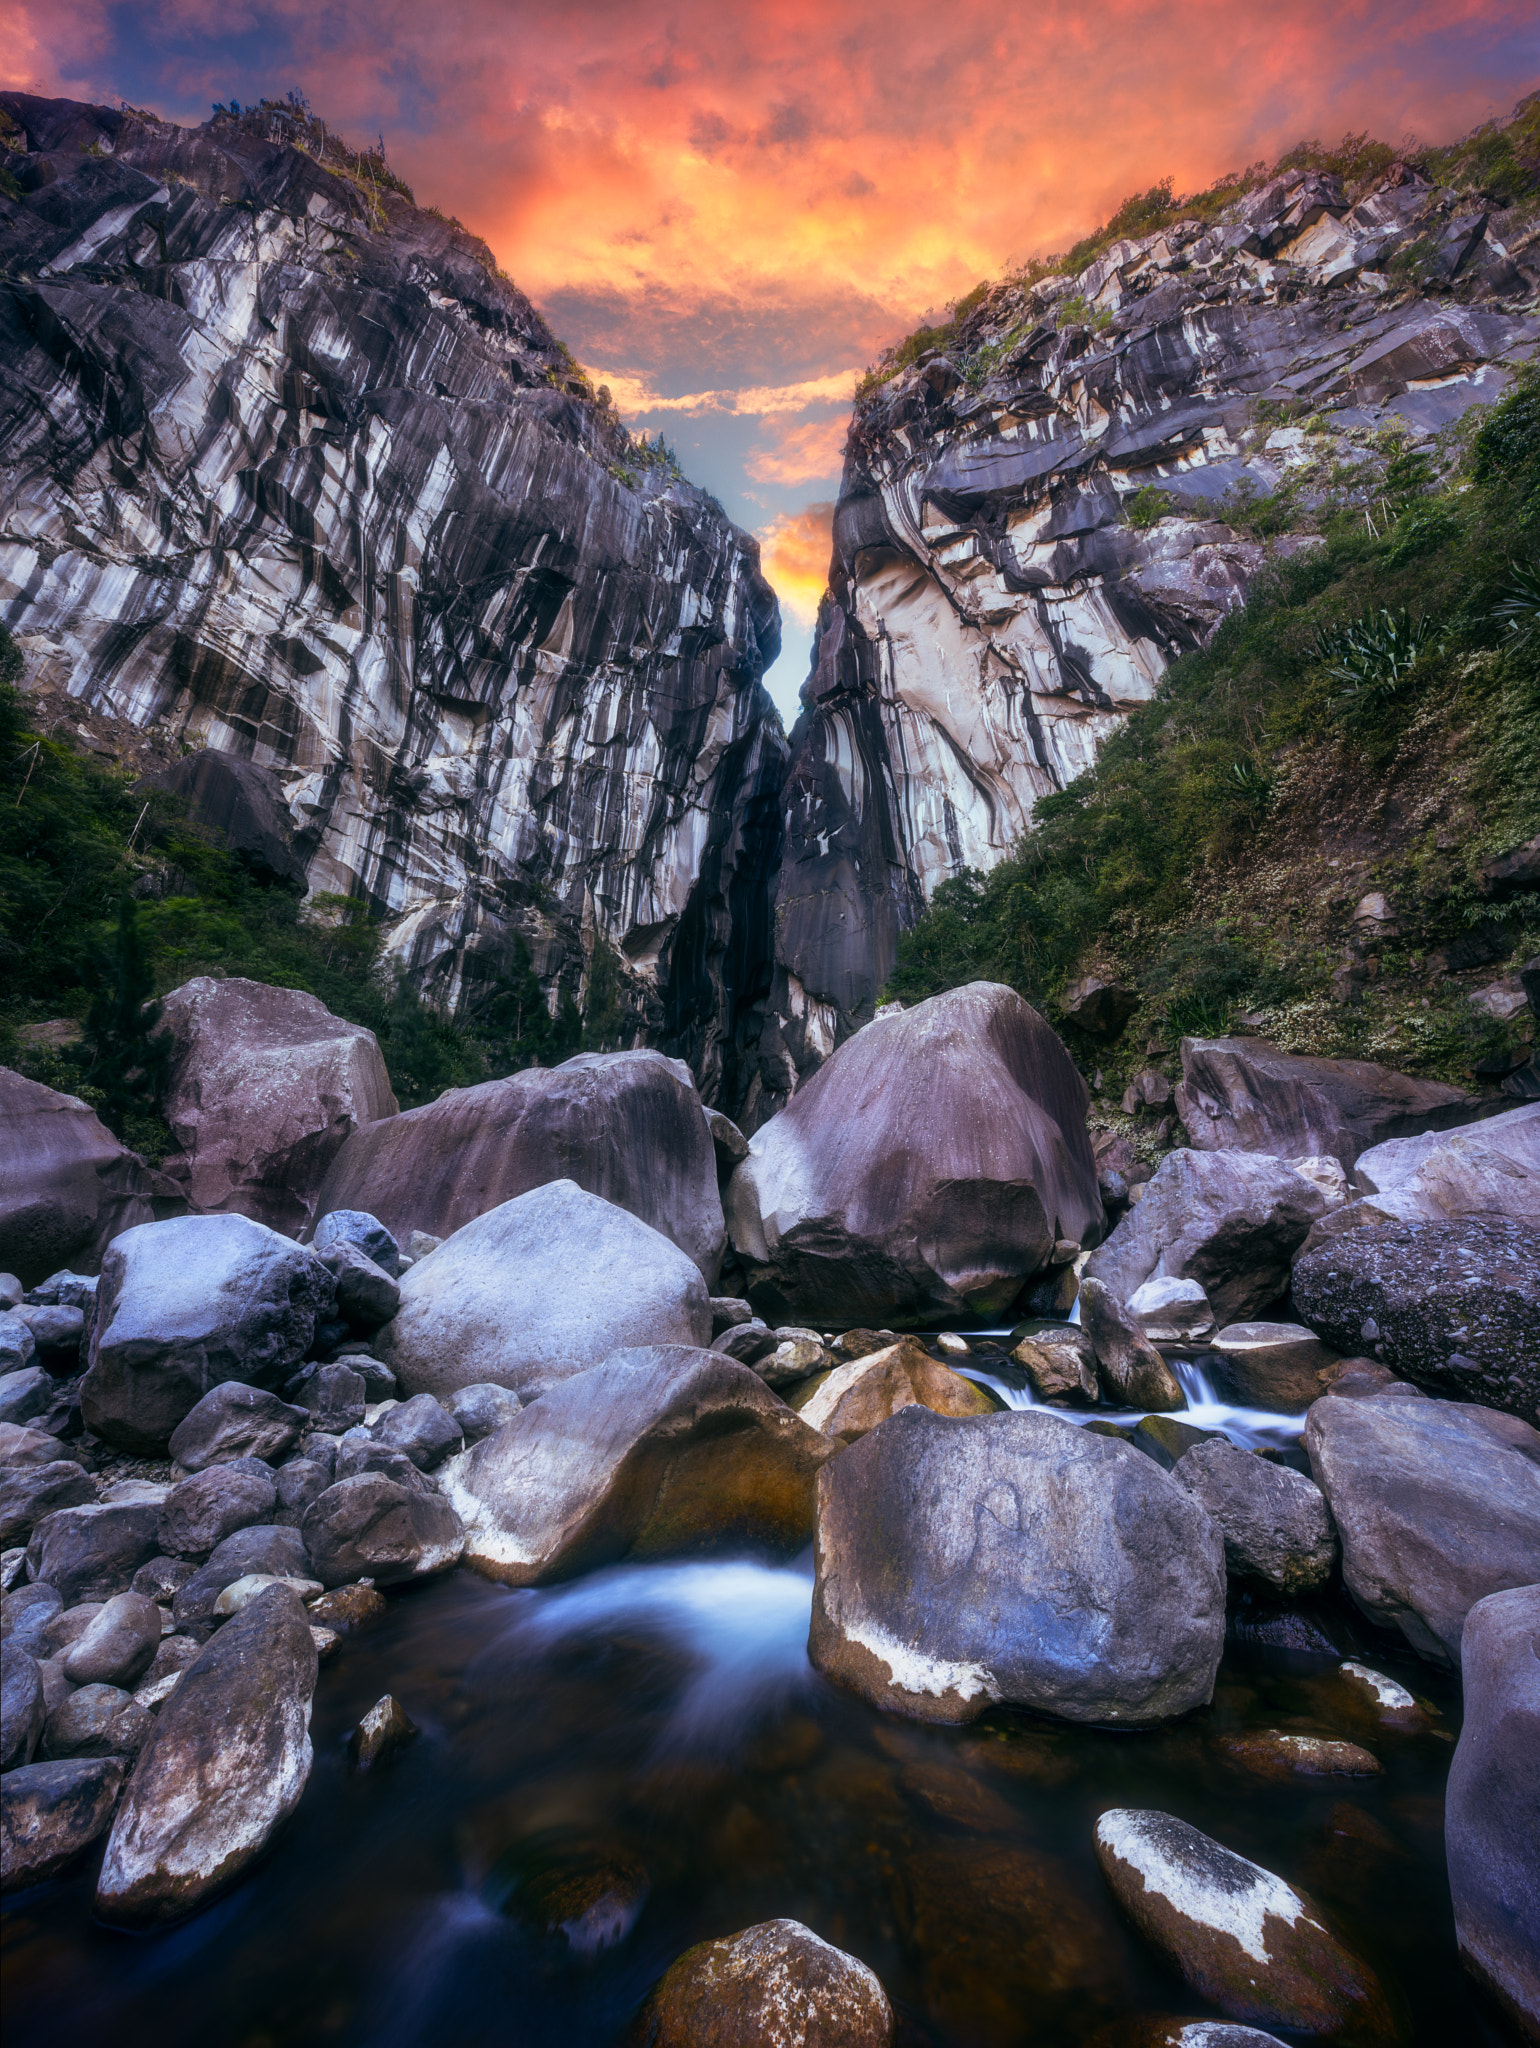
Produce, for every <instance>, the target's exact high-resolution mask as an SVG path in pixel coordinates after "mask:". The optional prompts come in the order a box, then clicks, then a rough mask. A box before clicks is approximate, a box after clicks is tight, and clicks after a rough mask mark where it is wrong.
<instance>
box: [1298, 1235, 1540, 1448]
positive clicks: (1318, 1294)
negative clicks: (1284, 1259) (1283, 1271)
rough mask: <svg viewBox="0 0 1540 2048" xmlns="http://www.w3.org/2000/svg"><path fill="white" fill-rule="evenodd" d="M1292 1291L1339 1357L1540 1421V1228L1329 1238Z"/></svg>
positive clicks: (1306, 1261)
mask: <svg viewBox="0 0 1540 2048" xmlns="http://www.w3.org/2000/svg"><path fill="white" fill-rule="evenodd" d="M1293 1292H1294V1303H1295V1306H1296V1308H1297V1309H1298V1311H1299V1313H1300V1314H1301V1315H1302V1316H1303V1317H1305V1319H1306V1320H1307V1321H1308V1322H1309V1324H1310V1326H1311V1328H1312V1329H1314V1330H1317V1331H1319V1332H1320V1334H1321V1335H1322V1336H1323V1337H1324V1338H1325V1339H1326V1341H1327V1342H1328V1343H1329V1344H1333V1345H1335V1346H1336V1347H1337V1348H1338V1349H1339V1350H1343V1351H1358V1350H1361V1349H1362V1350H1365V1351H1372V1353H1373V1355H1374V1356H1375V1357H1376V1358H1377V1359H1382V1360H1383V1361H1384V1362H1385V1363H1386V1364H1387V1365H1390V1366H1392V1367H1393V1368H1394V1369H1395V1371H1396V1372H1397V1373H1398V1374H1399V1375H1400V1376H1401V1377H1402V1378H1403V1379H1409V1380H1412V1381H1414V1382H1415V1383H1416V1384H1417V1385H1418V1386H1420V1387H1422V1388H1424V1389H1425V1390H1426V1391H1427V1392H1428V1393H1430V1394H1439V1395H1442V1396H1443V1397H1444V1398H1445V1399H1446V1400H1454V1401H1460V1402H1474V1403H1477V1404H1479V1405H1480V1406H1482V1407H1486V1408H1502V1409H1506V1410H1507V1411H1508V1412H1509V1413H1510V1414H1512V1415H1518V1416H1521V1417H1523V1418H1524V1420H1525V1421H1527V1422H1530V1423H1540V1224H1536V1223H1535V1222H1533V1221H1531V1222H1529V1223H1516V1222H1514V1221H1512V1220H1499V1219H1497V1218H1485V1217H1467V1218H1464V1219H1462V1220H1461V1221H1458V1222H1450V1223H1417V1222H1413V1223H1399V1224H1390V1225H1388V1226H1386V1227H1385V1228H1383V1229H1379V1230H1373V1231H1363V1232H1358V1233H1355V1234H1354V1235H1352V1236H1350V1237H1339V1238H1334V1239H1332V1240H1331V1241H1330V1242H1329V1243H1327V1244H1323V1245H1320V1246H1318V1247H1317V1248H1316V1249H1315V1250H1314V1251H1311V1252H1307V1253H1306V1254H1305V1256H1304V1257H1303V1258H1302V1259H1301V1260H1300V1261H1299V1263H1298V1265H1297V1266H1296V1267H1295V1268H1294V1279H1293Z"/></svg>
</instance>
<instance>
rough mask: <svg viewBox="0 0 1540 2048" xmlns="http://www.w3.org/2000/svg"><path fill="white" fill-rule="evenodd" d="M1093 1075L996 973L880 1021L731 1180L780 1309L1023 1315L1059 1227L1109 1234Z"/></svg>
mask: <svg viewBox="0 0 1540 2048" xmlns="http://www.w3.org/2000/svg"><path fill="white" fill-rule="evenodd" d="M1086 1101H1087V1095H1086V1088H1085V1083H1084V1082H1083V1081H1082V1080H1081V1078H1080V1076H1079V1074H1078V1073H1077V1072H1076V1071H1075V1068H1074V1066H1073V1064H1072V1063H1071V1061H1070V1058H1069V1055H1068V1054H1067V1053H1066V1052H1065V1050H1064V1048H1063V1046H1062V1045H1061V1044H1060V1043H1059V1040H1058V1039H1057V1037H1056V1036H1055V1035H1054V1033H1053V1031H1052V1030H1051V1029H1050V1028H1049V1026H1048V1025H1047V1024H1046V1023H1045V1022H1044V1021H1043V1019H1042V1018H1041V1017H1040V1016H1039V1015H1038V1013H1037V1012H1036V1011H1035V1010H1034V1009H1032V1007H1031V1006H1030V1005H1029V1004H1028V1003H1025V1002H1023V1001H1022V999H1021V997H1020V996H1018V995H1017V994H1015V992H1014V991H1013V990H1011V989H1007V988H1003V987H1001V986H999V985H998V984H996V983H993V982H973V983H970V984H969V985H968V986H967V987H965V988H960V989H954V990H952V991H951V992H950V993H948V994H946V995H941V996H933V997H932V998H931V999H930V1000H929V1001H928V1002H924V1003H921V1004H920V1005H918V1007H917V1008H915V1009H913V1010H910V1011H906V1012H903V1013H902V1014H896V1015H892V1016H884V1017H881V1018H878V1019H877V1020H876V1022H875V1023H873V1024H871V1025H869V1026H868V1027H867V1028H866V1029H865V1030H863V1031H861V1032H859V1033H858V1034H857V1035H856V1036H855V1037H854V1038H851V1039H849V1040H848V1041H847V1042H846V1043H845V1044H844V1045H842V1046H841V1047H840V1048H839V1050H838V1052H837V1053H836V1054H835V1055H834V1056H833V1057H832V1058H831V1059H830V1060H828V1061H827V1062H826V1063H825V1065H824V1066H823V1067H821V1068H820V1069H819V1072H818V1074H817V1075H816V1076H815V1077H814V1079H813V1080H812V1081H810V1082H809V1083H808V1084H807V1085H806V1086H805V1087H804V1088H802V1089H799V1091H798V1092H797V1094H796V1096H795V1097H794V1098H793V1100H792V1101H791V1103H790V1104H789V1105H788V1106H787V1108H786V1109H785V1110H783V1111H782V1113H781V1114H780V1115H779V1116H777V1117H775V1118H774V1119H773V1120H772V1121H771V1122H770V1123H769V1124H767V1125H765V1126H764V1127H763V1128H762V1129H761V1130H760V1131H758V1132H757V1133H756V1134H755V1136H754V1138H753V1139H752V1140H751V1143H750V1149H749V1156H748V1158H747V1159H746V1160H744V1161H743V1163H742V1164H741V1165H740V1166H738V1167H737V1168H736V1169H735V1170H734V1173H733V1177H732V1180H731V1181H730V1182H729V1184H728V1191H727V1211H728V1225H729V1230H730V1234H731V1237H732V1242H733V1245H734V1248H735V1250H736V1251H737V1253H738V1255H739V1257H740V1259H741V1260H742V1261H743V1263H744V1266H745V1268H746V1269H747V1272H748V1275H749V1279H748V1290H747V1291H748V1296H749V1299H750V1301H751V1302H752V1303H753V1305H754V1307H755V1309H756V1310H757V1311H758V1312H759V1313H760V1314H762V1315H763V1316H764V1317H765V1318H766V1320H767V1321H770V1322H794V1321H800V1320H805V1319H806V1318H808V1317H809V1316H812V1315H820V1316H823V1317H825V1318H829V1319H831V1320H832V1321H833V1322H834V1323H836V1324H839V1323H891V1324H893V1325H894V1326H895V1327H899V1326H901V1325H903V1324H908V1325H911V1326H913V1325H915V1324H917V1323H918V1324H921V1325H923V1324H924V1323H926V1322H930V1323H932V1324H933V1323H934V1322H935V1321H936V1320H937V1319H938V1318H939V1319H943V1320H946V1319H952V1318H955V1317H957V1316H960V1315H964V1314H970V1315H986V1314H987V1315H995V1314H1000V1315H1004V1314H1006V1313H1008V1311H1009V1310H1010V1308H1011V1306H1012V1304H1013V1303H1014V1302H1015V1300H1016V1298H1017V1296H1018V1295H1019V1294H1020V1293H1021V1291H1022V1288H1023V1287H1024V1285H1025V1284H1026V1282H1027V1281H1028V1280H1029V1279H1030V1278H1031V1277H1032V1276H1033V1275H1034V1274H1035V1273H1036V1272H1038V1271H1039V1269H1041V1268H1043V1267H1046V1266H1047V1265H1048V1264H1049V1263H1050V1260H1051V1258H1052V1255H1053V1251H1054V1246H1055V1244H1056V1242H1057V1241H1058V1240H1060V1239H1071V1240H1073V1241H1074V1242H1076V1243H1077V1244H1078V1243H1080V1242H1094V1241H1095V1239H1096V1237H1097V1236H1098V1235H1099V1233H1100V1230H1101V1219H1102V1211H1101V1198H1100V1196H1099V1195H1098V1193H1097V1189H1096V1169H1095V1164H1094V1161H1093V1159H1092V1157H1091V1148H1090V1140H1089V1139H1088V1137H1087V1136H1086V1131H1085V1107H1086Z"/></svg>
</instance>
